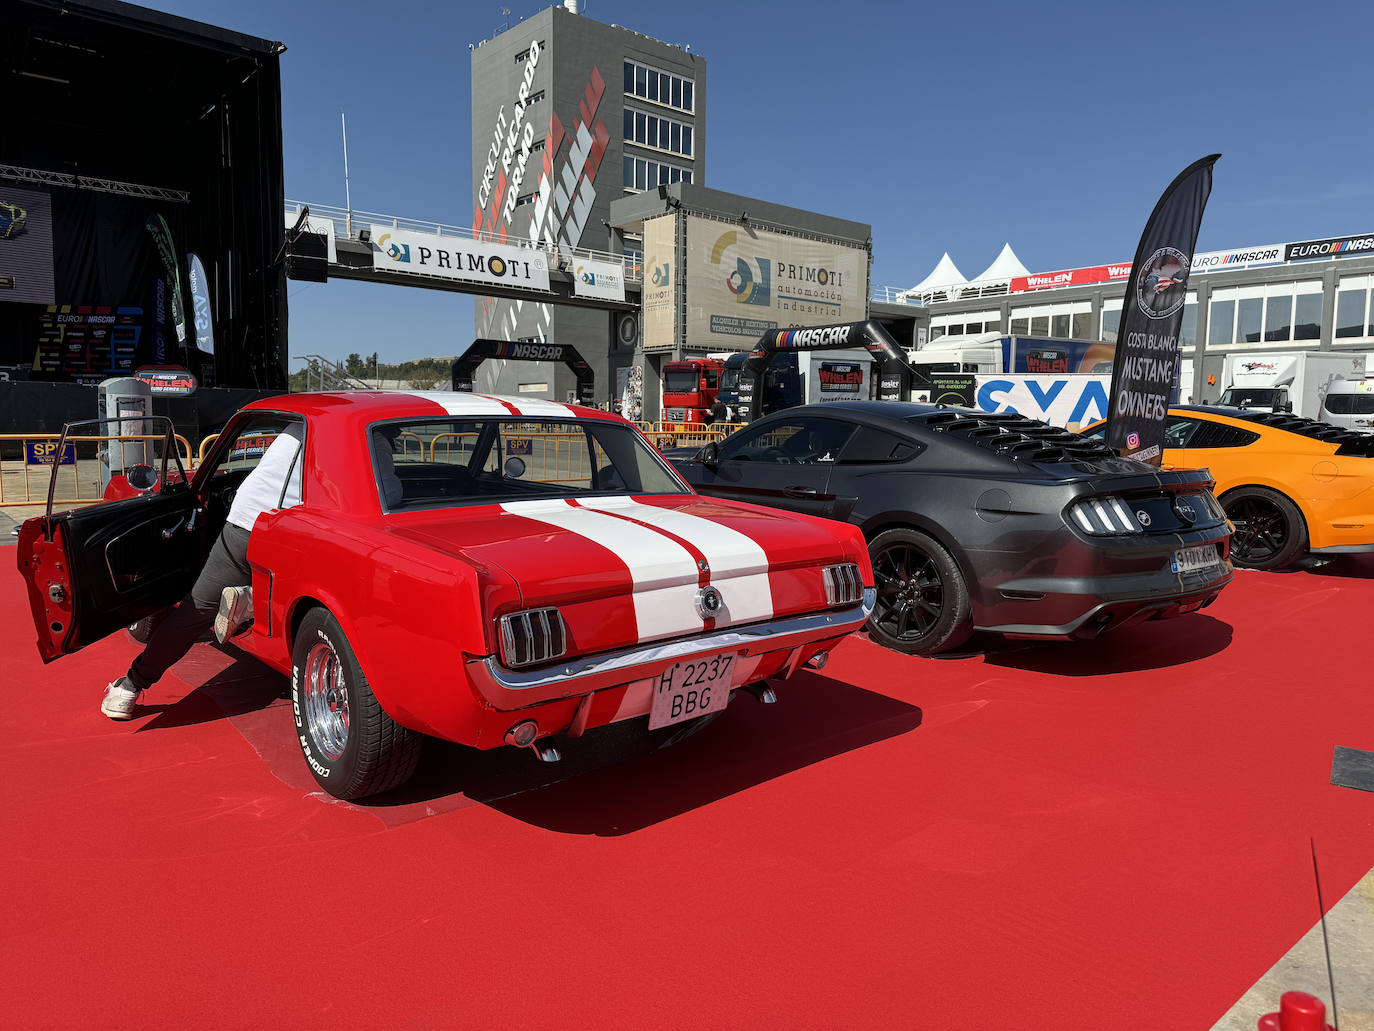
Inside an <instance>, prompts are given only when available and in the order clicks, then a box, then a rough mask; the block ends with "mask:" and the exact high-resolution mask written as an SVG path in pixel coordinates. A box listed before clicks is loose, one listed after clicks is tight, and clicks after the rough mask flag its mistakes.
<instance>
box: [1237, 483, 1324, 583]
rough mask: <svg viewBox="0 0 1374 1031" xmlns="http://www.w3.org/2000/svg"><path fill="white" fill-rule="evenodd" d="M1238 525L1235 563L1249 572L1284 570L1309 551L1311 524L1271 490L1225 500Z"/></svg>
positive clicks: (1244, 490) (1254, 489) (1254, 490)
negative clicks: (1308, 525) (1309, 528)
mask: <svg viewBox="0 0 1374 1031" xmlns="http://www.w3.org/2000/svg"><path fill="white" fill-rule="evenodd" d="M1221 505H1222V507H1223V508H1224V509H1225V510H1226V517H1227V518H1228V519H1230V520H1231V522H1232V523H1234V524H1235V527H1236V532H1235V533H1234V534H1233V535H1232V537H1231V562H1232V563H1233V564H1235V565H1237V566H1243V567H1245V568H1247V569H1282V568H1283V567H1284V566H1288V565H1292V564H1293V562H1295V561H1296V560H1297V559H1298V558H1299V557H1300V556H1301V555H1303V554H1304V553H1305V552H1306V551H1307V524H1306V523H1305V522H1304V521H1303V518H1302V513H1301V512H1300V511H1299V510H1298V506H1297V505H1295V504H1293V502H1292V501H1291V500H1290V499H1288V498H1286V497H1284V496H1283V495H1282V494H1280V493H1279V492H1278V491H1274V490H1269V489H1268V488H1267V487H1242V488H1240V489H1239V490H1233V491H1231V493H1229V494H1227V495H1226V496H1225V497H1223V498H1222V499H1221Z"/></svg>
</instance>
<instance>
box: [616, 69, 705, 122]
mask: <svg viewBox="0 0 1374 1031" xmlns="http://www.w3.org/2000/svg"><path fill="white" fill-rule="evenodd" d="M625 93H626V95H627V96H632V97H639V98H641V99H643V100H651V101H653V102H654V103H655V104H662V105H663V106H664V107H675V108H677V109H678V110H679V111H686V112H688V113H689V114H690V113H692V112H693V111H695V108H694V107H693V106H692V80H691V79H686V78H683V77H682V76H680V75H673V74H671V73H669V72H661V71H659V70H658V69H657V68H649V67H648V66H647V65H642V64H639V63H638V62H637V61H626V62H625Z"/></svg>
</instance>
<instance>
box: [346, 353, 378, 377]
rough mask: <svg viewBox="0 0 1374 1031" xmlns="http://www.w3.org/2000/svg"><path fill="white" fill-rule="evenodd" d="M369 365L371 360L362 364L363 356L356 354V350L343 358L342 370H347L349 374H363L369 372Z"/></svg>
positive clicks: (370, 369)
mask: <svg viewBox="0 0 1374 1031" xmlns="http://www.w3.org/2000/svg"><path fill="white" fill-rule="evenodd" d="M371 365H372V363H371V362H367V363H366V364H364V362H363V356H362V355H360V354H358V353H357V352H356V351H355V352H354V353H353V354H350V355H349V356H348V357H347V358H345V359H344V371H345V372H347V373H348V374H349V375H350V376H363V375H365V374H366V373H368V372H371V371H372V368H371Z"/></svg>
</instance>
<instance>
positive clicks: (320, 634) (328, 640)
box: [291, 608, 424, 798]
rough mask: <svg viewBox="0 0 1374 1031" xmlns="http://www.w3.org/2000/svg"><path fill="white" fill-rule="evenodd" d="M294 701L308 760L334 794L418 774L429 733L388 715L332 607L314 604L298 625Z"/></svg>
mask: <svg viewBox="0 0 1374 1031" xmlns="http://www.w3.org/2000/svg"><path fill="white" fill-rule="evenodd" d="M291 707H292V710H293V711H294V713H295V716H296V736H297V738H298V739H299V740H300V745H301V751H302V753H303V754H304V755H305V762H306V765H307V766H309V767H310V772H311V774H312V775H313V776H314V778H315V781H316V782H317V783H318V784H319V785H320V787H322V788H324V790H325V791H327V792H329V793H330V794H331V795H333V796H334V797H335V798H366V797H367V796H368V795H377V794H380V793H381V792H383V791H389V790H390V789H392V788H395V787H399V786H400V785H402V784H404V783H405V782H406V781H407V780H409V779H410V777H411V775H412V774H413V773H414V772H415V767H416V764H417V763H419V761H420V745H421V742H422V741H423V740H424V738H423V735H420V734H417V733H416V732H415V731H413V730H410V729H409V728H407V727H402V726H401V725H400V724H398V723H396V722H395V721H394V720H392V718H391V717H390V716H388V715H387V713H386V710H384V709H383V708H382V706H381V703H379V702H378V701H377V698H376V696H375V695H374V694H373V693H372V688H371V686H370V685H369V684H368V682H367V677H366V676H365V675H364V674H363V670H362V667H361V666H360V665H358V659H357V657H356V656H355V655H354V654H353V648H352V647H351V646H350V645H349V643H348V638H346V637H345V636H344V633H343V630H342V628H340V626H339V621H338V620H337V619H335V618H334V616H333V614H332V613H330V612H329V611H328V610H327V609H323V608H315V609H311V610H310V611H309V612H308V613H306V616H305V618H304V619H303V620H301V625H300V629H299V630H297V631H296V640H295V644H294V645H293V647H292V650H291Z"/></svg>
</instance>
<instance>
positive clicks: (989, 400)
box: [977, 376, 1111, 427]
mask: <svg viewBox="0 0 1374 1031" xmlns="http://www.w3.org/2000/svg"><path fill="white" fill-rule="evenodd" d="M1110 382H1111V377H1110V376H1015V377H986V378H985V377H982V376H979V377H978V394H977V403H978V407H979V408H980V409H981V410H983V411H985V412H1016V413H1017V414H1018V415H1024V416H1026V417H1027V418H1030V419H1040V420H1042V421H1044V422H1048V423H1051V424H1053V425H1055V426H1074V427H1077V426H1082V425H1083V424H1085V423H1089V422H1094V421H1095V420H1097V419H1105V418H1106V417H1107V388H1108V385H1109V384H1110Z"/></svg>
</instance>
